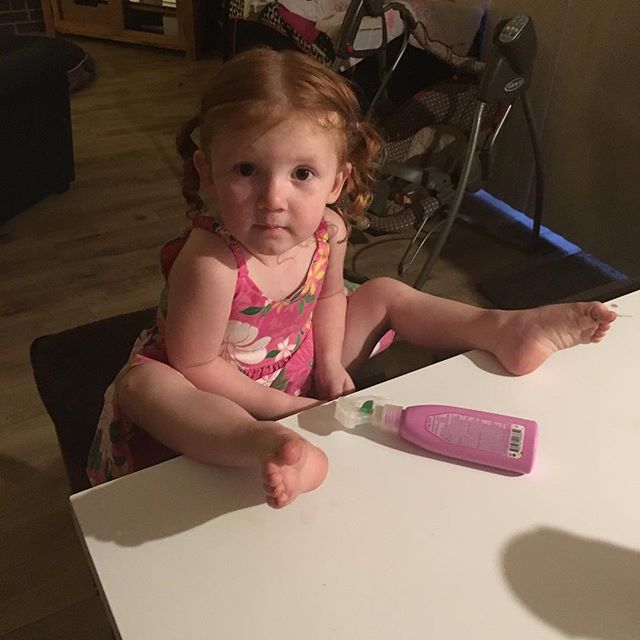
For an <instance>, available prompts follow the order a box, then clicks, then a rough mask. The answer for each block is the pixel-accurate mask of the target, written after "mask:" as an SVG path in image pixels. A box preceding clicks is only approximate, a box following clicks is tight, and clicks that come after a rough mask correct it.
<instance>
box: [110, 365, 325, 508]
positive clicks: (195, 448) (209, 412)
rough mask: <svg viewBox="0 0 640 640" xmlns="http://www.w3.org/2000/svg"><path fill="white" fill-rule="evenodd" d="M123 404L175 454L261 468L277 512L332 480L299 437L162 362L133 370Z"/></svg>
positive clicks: (316, 452) (123, 386)
mask: <svg viewBox="0 0 640 640" xmlns="http://www.w3.org/2000/svg"><path fill="white" fill-rule="evenodd" d="M256 384H257V383H256ZM118 401H119V403H120V406H121V408H122V410H123V411H124V413H125V414H126V415H127V417H128V418H129V419H131V420H132V421H133V422H134V423H135V424H136V425H138V426H139V427H140V428H142V429H144V430H145V431H146V432H147V433H149V434H150V435H151V436H152V437H153V438H155V439H156V440H158V441H159V442H161V443H162V444H163V445H165V446H167V447H169V448H170V449H172V450H173V451H178V452H180V453H183V454H185V455H187V456H189V457H191V458H194V459H195V460H199V461H200V462H205V463H209V464H223V465H230V466H242V467H249V466H253V465H255V464H258V465H260V466H261V468H262V475H263V480H264V488H265V492H266V495H267V503H268V504H269V505H271V506H273V507H282V506H285V505H286V504H288V503H289V502H291V501H292V500H294V499H295V497H296V496H297V495H298V494H299V493H301V492H304V491H310V490H312V489H314V488H316V487H317V486H318V485H320V483H321V482H322V481H323V480H324V477H325V476H326V473H327V458H326V456H325V454H324V453H323V452H322V451H321V450H320V449H318V448H317V447H315V446H313V445H312V444H311V443H310V442H308V441H307V440H305V439H304V438H302V437H301V436H299V435H298V434H297V433H296V432H294V431H291V430H290V429H287V428H285V427H283V426H282V425H281V424H279V423H277V422H266V421H265V422H263V421H258V420H256V419H254V418H253V417H252V416H251V415H250V414H249V413H247V412H246V411H245V410H244V409H242V407H240V406H239V405H237V404H235V403H234V402H232V401H230V400H228V399H227V398H223V397H222V396H217V395H214V394H212V393H207V392H205V391H201V390H199V389H197V388H196V387H194V386H193V384H191V382H189V381H188V380H187V379H186V378H185V377H184V376H182V375H181V374H180V373H178V372H177V371H176V370H175V369H173V368H171V367H169V366H168V365H165V364H162V363H161V362H154V361H151V362H145V363H144V364H141V365H138V366H135V367H133V368H132V369H130V371H128V372H127V373H126V374H125V375H124V377H123V378H122V379H121V380H120V382H119V385H118Z"/></svg>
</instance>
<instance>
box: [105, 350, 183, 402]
mask: <svg viewBox="0 0 640 640" xmlns="http://www.w3.org/2000/svg"><path fill="white" fill-rule="evenodd" d="M167 378H169V380H171V379H173V382H172V383H173V384H175V383H179V382H180V380H183V381H184V380H185V378H184V377H183V376H182V375H181V374H180V373H179V372H178V371H176V370H175V369H172V368H171V367H169V366H168V365H166V364H163V363H162V362H156V361H153V360H148V361H145V362H141V363H139V364H136V365H134V366H132V367H130V368H129V369H128V370H127V371H124V372H123V373H122V374H121V375H120V376H118V380H117V381H116V395H117V397H118V402H119V403H120V405H121V406H122V407H123V408H125V407H127V406H132V405H133V404H136V403H138V402H141V401H144V400H146V399H147V398H149V397H150V396H153V395H154V394H156V393H158V391H159V390H160V388H161V387H163V386H164V385H165V384H166V383H167Z"/></svg>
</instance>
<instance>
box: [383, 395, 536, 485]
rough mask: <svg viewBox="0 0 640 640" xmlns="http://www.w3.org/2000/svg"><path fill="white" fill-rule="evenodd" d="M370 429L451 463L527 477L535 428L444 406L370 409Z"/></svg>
mask: <svg viewBox="0 0 640 640" xmlns="http://www.w3.org/2000/svg"><path fill="white" fill-rule="evenodd" d="M373 424H374V425H375V426H378V427H380V428H381V429H384V430H388V431H394V432H398V433H399V434H400V435H401V436H402V437H403V438H404V439H405V440H408V441H409V442H412V443H413V444H416V445H418V446H419V447H422V448H423V449H426V450H427V451H432V452H433V453H437V454H440V455H443V456H447V457H450V458H457V459H459V460H466V461H468V462H474V463H476V464H481V465H484V466H487V467H494V468H496V469H502V470H505V471H512V472H515V473H529V472H530V471H531V468H532V467H533V461H534V458H535V453H536V441H537V435H538V424H537V423H536V422H534V421H533V420H524V419H522V418H514V417H513V416H505V415H501V414H499V413H489V412H487V411H477V410H475V409H463V408H462V407H450V406H446V405H438V404H432V405H428V404H427V405H416V406H413V407H407V408H406V409H403V408H402V407H400V406H398V405H394V404H385V405H383V406H377V407H375V411H374V413H373Z"/></svg>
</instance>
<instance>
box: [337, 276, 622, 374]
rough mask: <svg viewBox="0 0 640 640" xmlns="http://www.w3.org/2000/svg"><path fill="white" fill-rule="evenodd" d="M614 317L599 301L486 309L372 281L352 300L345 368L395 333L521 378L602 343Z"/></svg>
mask: <svg viewBox="0 0 640 640" xmlns="http://www.w3.org/2000/svg"><path fill="white" fill-rule="evenodd" d="M615 317H616V315H615V313H614V312H613V311H610V310H609V309H607V308H606V307H605V306H604V305H603V304H602V303H600V302H584V303H582V302H580V303H572V304H560V305H550V306H546V307H539V308H536V309H527V310H524V311H502V310H497V309H481V308H478V307H474V306H471V305H467V304H463V303H461V302H455V301H453V300H447V299H444V298H439V297H436V296H432V295H430V294H427V293H424V292H422V291H417V290H416V289H413V288H412V287H409V286H408V285H405V284H404V283H402V282H400V281H398V280H394V279H393V278H374V279H373V280H370V281H368V282H366V283H365V284H363V285H362V286H361V287H360V288H359V289H358V290H357V291H356V292H355V293H354V294H353V295H351V296H350V297H349V299H348V305H347V321H346V331H345V340H344V346H343V364H344V366H345V367H346V368H347V370H349V371H355V370H357V369H358V368H359V367H360V366H361V365H362V364H364V362H365V361H366V360H367V358H368V357H369V354H370V353H371V351H372V349H373V347H374V346H375V344H376V342H377V341H378V340H379V339H380V337H381V336H382V335H384V333H385V332H386V331H387V330H388V329H394V330H395V331H396V332H397V333H398V335H399V336H401V337H402V338H403V339H404V340H406V341H407V342H410V343H411V344H414V345H416V346H419V347H425V348H429V349H436V350H439V349H440V350H458V351H465V350H469V349H482V350H484V351H489V352H490V353H493V354H494V355H495V356H496V357H497V358H498V360H499V361H500V362H501V363H502V365H503V366H504V367H505V368H506V369H507V370H508V371H509V372H511V373H513V374H516V375H522V374H525V373H529V372H530V371H533V370H534V369H536V368H537V367H538V366H540V365H541V364H542V362H544V360H546V359H547V358H548V357H549V355H551V353H553V352H554V351H558V350H559V349H565V348H567V347H572V346H574V345H576V344H581V343H583V344H584V343H588V342H598V341H599V340H601V339H602V338H603V337H604V335H605V333H606V332H607V331H608V329H609V327H610V326H611V323H612V322H613V321H614V320H615Z"/></svg>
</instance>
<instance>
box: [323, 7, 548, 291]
mask: <svg viewBox="0 0 640 640" xmlns="http://www.w3.org/2000/svg"><path fill="white" fill-rule="evenodd" d="M390 10H396V11H398V13H399V15H400V18H401V20H402V22H403V25H404V31H403V35H402V37H403V40H402V44H401V46H400V49H399V52H398V54H397V55H396V57H395V59H394V60H393V62H392V63H391V64H390V65H389V64H387V60H386V50H387V44H388V40H387V28H386V20H385V14H386V12H388V11H390ZM372 18H377V19H379V20H380V21H381V29H380V41H379V44H378V46H376V47H370V46H369V47H368V48H364V49H359V48H358V32H359V30H360V26H361V23H362V21H363V20H370V19H372ZM416 26H417V24H416V20H415V19H414V17H413V15H412V14H411V12H410V11H409V10H408V9H407V7H406V6H405V5H404V4H401V3H400V2H393V1H392V2H387V3H385V2H383V0H353V1H352V2H351V4H350V6H349V8H348V10H347V13H346V15H345V19H344V22H343V25H342V29H341V32H340V36H339V41H338V45H337V47H336V60H335V62H334V64H333V66H334V68H335V69H337V70H341V69H343V68H344V66H346V65H345V62H346V61H347V60H348V59H349V58H364V57H368V56H371V55H375V56H376V57H377V58H378V70H379V78H380V83H379V87H378V90H377V91H376V93H375V95H374V97H373V99H372V100H371V103H370V105H369V107H368V111H367V115H368V116H372V115H374V114H376V115H378V116H379V115H380V114H384V113H385V112H386V111H388V109H389V107H388V104H389V100H388V94H387V91H386V90H387V86H388V83H389V80H390V78H391V76H392V74H393V73H394V71H395V69H396V68H397V66H398V63H399V62H400V59H401V58H402V56H403V55H404V53H405V51H406V49H407V45H408V42H409V37H410V35H411V34H412V33H413V32H414V30H415V29H416ZM493 44H494V48H493V51H492V52H491V55H490V57H489V61H488V63H487V64H486V67H485V68H484V71H483V72H482V75H481V77H480V79H479V80H478V79H477V78H472V79H469V78H466V79H454V80H451V81H446V82H444V83H440V84H439V85H435V86H432V87H429V88H427V89H424V90H422V91H420V92H418V93H417V94H415V95H414V96H412V97H411V98H410V99H409V100H408V101H406V102H405V103H404V104H402V105H401V106H400V107H399V108H397V109H395V110H394V111H393V112H392V113H391V115H389V116H387V117H386V118H384V116H383V118H384V119H383V122H382V129H383V132H384V133H385V134H386V137H387V140H388V142H387V144H386V147H385V151H386V161H385V162H384V164H383V165H382V167H381V171H380V178H379V180H378V182H377V184H376V187H375V190H374V199H373V201H372V203H371V205H370V207H369V210H368V212H367V218H368V221H369V227H368V229H367V231H368V232H369V233H371V234H373V235H381V234H389V233H406V232H407V231H412V232H413V236H412V238H411V240H410V242H409V244H408V246H407V248H406V250H405V252H404V255H403V256H402V259H401V260H400V263H399V264H398V274H399V275H403V274H404V273H405V272H406V270H407V269H408V268H409V267H410V266H411V265H412V264H413V262H414V261H415V259H416V257H417V256H418V254H419V253H420V251H421V250H422V249H423V248H424V247H425V245H426V243H427V242H428V241H429V239H430V238H431V237H432V236H433V235H435V237H436V240H435V244H434V247H433V248H432V249H431V250H430V251H429V255H428V258H427V260H426V263H425V264H424V266H423V267H422V269H421V270H420V272H419V274H418V276H417V278H416V280H415V282H414V285H413V286H414V287H416V288H417V289H421V288H422V286H423V285H424V283H425V281H426V280H427V278H428V276H429V274H430V272H431V270H432V268H433V266H434V264H435V262H436V260H437V259H438V256H439V255H440V252H441V250H442V248H443V246H444V244H445V242H446V240H447V238H448V236H449V233H450V232H451V228H452V226H453V223H454V221H455V219H456V217H457V216H458V214H459V210H460V205H461V204H462V200H463V197H464V195H465V193H467V192H475V191H478V190H479V189H480V188H481V186H482V185H483V184H484V183H486V181H487V180H488V179H489V177H490V175H491V157H492V152H493V148H494V145H495V142H496V139H497V137H498V135H499V133H500V130H501V129H502V126H503V125H504V122H505V120H506V118H507V116H508V115H509V113H510V111H511V108H512V106H513V103H514V102H515V100H516V98H517V97H518V96H520V97H521V98H522V104H523V107H524V112H525V117H526V121H527V125H528V129H529V133H530V137H531V142H532V146H533V152H534V159H535V175H536V202H535V214H534V223H533V232H532V240H533V244H534V245H535V243H536V242H537V240H538V238H539V235H540V225H541V218H542V197H543V186H544V185H543V173H542V162H541V157H540V150H539V147H538V142H537V137H536V132H535V125H534V121H533V115H532V109H531V105H530V103H529V100H528V98H527V94H526V89H527V88H528V86H529V84H530V80H531V72H532V68H533V61H534V58H535V53H536V36H535V30H534V27H533V21H532V20H531V18H530V17H529V16H527V15H518V16H515V17H513V18H511V19H510V20H504V21H503V22H501V23H500V24H499V25H498V26H497V27H496V30H495V34H494V39H493ZM370 246H375V243H374V244H373V245H370ZM353 270H354V271H355V269H353ZM356 276H357V274H356Z"/></svg>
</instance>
